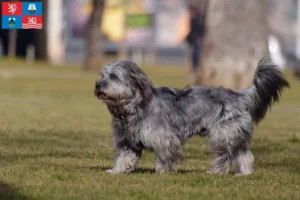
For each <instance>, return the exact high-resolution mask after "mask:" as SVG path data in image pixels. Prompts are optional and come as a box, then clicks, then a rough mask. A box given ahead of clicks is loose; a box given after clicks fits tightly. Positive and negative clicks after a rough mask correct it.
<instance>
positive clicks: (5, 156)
mask: <svg viewBox="0 0 300 200" xmlns="http://www.w3.org/2000/svg"><path fill="white" fill-rule="evenodd" d="M144 69H145V71H146V73H147V75H148V76H149V78H150V79H151V80H152V81H153V82H154V84H155V85H156V86H162V85H164V86H171V87H179V88H182V87H184V86H186V85H187V84H188V82H187V81H186V76H185V72H184V69H183V68H167V67H161V68H158V67H145V68H144ZM288 77H289V80H290V82H291V89H290V90H286V91H284V93H283V96H282V98H281V100H282V101H281V102H280V103H279V104H276V105H275V106H274V107H273V109H272V111H271V112H269V113H268V115H267V118H266V119H265V120H264V121H263V122H262V123H261V124H260V125H259V126H258V127H257V128H256V130H255V133H254V138H253V141H252V144H251V149H252V151H253V153H254V156H255V172H254V173H253V174H252V175H249V176H232V175H223V176H221V175H211V174H207V173H205V171H207V170H210V169H211V161H212V157H211V155H210V153H209V152H208V148H207V143H206V139H205V138H201V137H193V138H192V139H190V140H189V141H188V142H187V143H186V144H185V145H184V147H183V149H184V155H185V159H184V161H183V162H182V163H181V164H180V165H178V167H177V172H176V173H173V174H170V175H158V174H155V173H154V153H152V152H146V151H145V152H143V157H142V160H141V161H140V164H139V168H138V170H136V172H134V173H133V174H129V175H109V174H106V173H105V172H104V170H105V169H107V168H110V167H112V164H113V158H114V157H113V149H112V145H111V144H112V133H111V126H110V120H111V117H110V115H109V113H108V111H107V109H106V107H105V105H104V104H103V103H102V102H101V101H99V100H97V98H95V97H94V96H93V89H94V83H95V80H96V79H97V78H98V74H97V72H94V73H93V72H82V71H81V70H80V69H79V68H76V67H73V68H71V67H67V68H57V67H56V68H55V67H49V66H46V65H43V64H41V65H35V66H29V65H24V64H22V63H18V62H16V63H13V64H12V63H10V62H7V61H5V62H4V61H1V62H0V199H1V200H2V199H4V200H13V199H28V200H31V199H38V200H75V199H78V200H99V199H122V200H126V199H201V200H203V199H209V200H214V199H241V200H245V199H272V200H273V199H300V82H299V81H296V80H294V79H293V78H292V76H291V75H288Z"/></svg>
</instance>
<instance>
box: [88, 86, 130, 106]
mask: <svg viewBox="0 0 300 200" xmlns="http://www.w3.org/2000/svg"><path fill="white" fill-rule="evenodd" d="M94 94H95V96H96V97H97V98H98V99H99V100H102V101H103V102H104V103H105V104H107V105H113V106H116V105H119V104H124V103H125V102H130V101H131V100H132V98H133V93H132V92H131V91H129V90H128V89H126V88H124V87H123V89H122V86H119V89H117V88H114V87H109V86H108V87H105V88H102V89H97V88H95V91H94Z"/></svg>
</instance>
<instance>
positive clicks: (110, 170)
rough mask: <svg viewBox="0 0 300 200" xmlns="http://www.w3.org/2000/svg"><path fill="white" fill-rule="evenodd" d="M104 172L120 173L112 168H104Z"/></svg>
mask: <svg viewBox="0 0 300 200" xmlns="http://www.w3.org/2000/svg"><path fill="white" fill-rule="evenodd" d="M105 172H106V173H108V174H119V173H120V172H117V171H116V170H114V169H108V170H105Z"/></svg>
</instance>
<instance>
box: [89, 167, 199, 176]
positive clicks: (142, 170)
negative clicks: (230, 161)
mask: <svg viewBox="0 0 300 200" xmlns="http://www.w3.org/2000/svg"><path fill="white" fill-rule="evenodd" d="M89 169H91V170H99V171H103V172H105V170H108V169H111V167H89ZM132 173H133V174H155V169H154V168H146V167H140V168H137V169H135V170H134V171H133V172H132ZM195 173H198V174H202V173H205V171H204V170H195V169H193V170H187V169H177V170H176V171H175V172H174V173H173V174H195Z"/></svg>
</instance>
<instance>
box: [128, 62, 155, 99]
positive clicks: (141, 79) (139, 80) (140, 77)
mask: <svg viewBox="0 0 300 200" xmlns="http://www.w3.org/2000/svg"><path fill="white" fill-rule="evenodd" d="M127 64H129V65H130V67H128V68H127V70H128V72H129V76H130V78H131V80H132V84H133V86H134V87H135V88H137V89H138V91H139V92H140V94H141V96H142V97H143V99H145V100H150V99H151V98H152V97H153V95H154V94H153V85H152V83H151V81H150V80H149V79H148V78H147V76H146V74H145V73H144V72H143V71H142V70H141V69H140V68H139V67H138V65H137V64H135V63H133V62H130V63H127Z"/></svg>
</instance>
